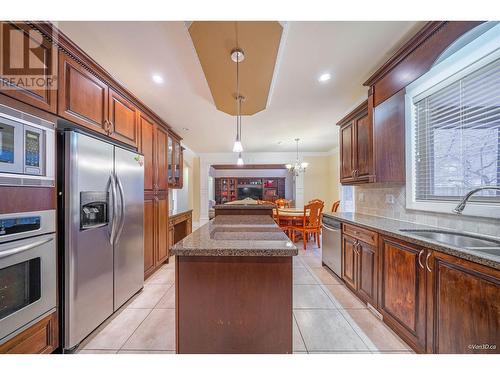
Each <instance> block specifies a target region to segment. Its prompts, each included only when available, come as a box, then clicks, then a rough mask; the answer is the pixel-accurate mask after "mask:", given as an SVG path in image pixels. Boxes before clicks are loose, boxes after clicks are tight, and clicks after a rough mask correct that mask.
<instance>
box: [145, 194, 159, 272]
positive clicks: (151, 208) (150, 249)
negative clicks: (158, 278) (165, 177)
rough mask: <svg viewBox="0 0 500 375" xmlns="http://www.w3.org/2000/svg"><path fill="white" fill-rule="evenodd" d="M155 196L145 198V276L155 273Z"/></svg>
mask: <svg viewBox="0 0 500 375" xmlns="http://www.w3.org/2000/svg"><path fill="white" fill-rule="evenodd" d="M155 242H156V225H155V196H153V195H151V196H147V197H145V198H144V278H146V277H147V276H149V275H150V274H151V273H153V270H154V267H155V247H156V246H155Z"/></svg>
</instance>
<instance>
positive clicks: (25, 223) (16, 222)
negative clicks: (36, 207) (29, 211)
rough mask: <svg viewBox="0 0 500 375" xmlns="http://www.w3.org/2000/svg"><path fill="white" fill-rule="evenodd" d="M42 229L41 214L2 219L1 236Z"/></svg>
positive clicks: (0, 225) (0, 221)
mask: <svg viewBox="0 0 500 375" xmlns="http://www.w3.org/2000/svg"><path fill="white" fill-rule="evenodd" d="M38 229H40V216H25V217H14V218H8V219H0V236H7V235H9V234H16V233H23V232H30V231H33V230H38Z"/></svg>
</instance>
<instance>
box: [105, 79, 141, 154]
mask: <svg viewBox="0 0 500 375" xmlns="http://www.w3.org/2000/svg"><path fill="white" fill-rule="evenodd" d="M108 132H109V135H110V137H112V138H114V139H116V140H118V141H121V142H123V143H127V144H129V145H130V146H134V147H137V145H138V138H139V137H138V127H137V109H136V107H135V106H134V105H133V104H132V103H131V102H129V101H128V100H127V99H125V98H124V97H123V96H121V95H120V94H118V93H117V92H116V91H114V90H113V89H109V131H108Z"/></svg>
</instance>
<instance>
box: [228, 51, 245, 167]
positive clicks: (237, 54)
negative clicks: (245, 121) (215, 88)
mask: <svg viewBox="0 0 500 375" xmlns="http://www.w3.org/2000/svg"><path fill="white" fill-rule="evenodd" d="M244 59H245V54H244V53H243V51H242V50H241V49H238V48H236V49H234V50H232V51H231V60H233V61H234V62H235V63H236V108H237V111H236V139H235V141H234V145H233V152H238V153H241V152H242V151H243V145H242V144H241V101H242V100H243V97H242V96H241V95H240V61H243V60H244ZM238 160H239V159H238Z"/></svg>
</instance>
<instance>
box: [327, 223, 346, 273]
mask: <svg viewBox="0 0 500 375" xmlns="http://www.w3.org/2000/svg"><path fill="white" fill-rule="evenodd" d="M322 227H323V228H322V230H323V255H322V261H323V264H324V265H326V266H327V267H328V268H330V269H331V270H332V271H333V272H334V273H335V274H336V275H337V276H338V277H342V275H341V273H342V252H341V247H342V239H341V223H340V221H338V220H337V219H335V218H333V217H330V216H327V215H323V224H322Z"/></svg>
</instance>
